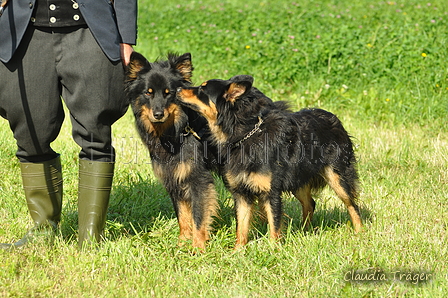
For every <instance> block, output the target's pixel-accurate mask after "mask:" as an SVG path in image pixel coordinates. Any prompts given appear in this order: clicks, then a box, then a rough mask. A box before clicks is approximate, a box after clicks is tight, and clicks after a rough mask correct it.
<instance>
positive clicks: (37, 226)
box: [0, 157, 62, 249]
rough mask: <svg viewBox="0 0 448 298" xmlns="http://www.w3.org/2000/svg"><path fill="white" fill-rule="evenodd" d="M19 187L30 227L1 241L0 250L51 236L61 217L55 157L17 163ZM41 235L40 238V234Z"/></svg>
mask: <svg viewBox="0 0 448 298" xmlns="http://www.w3.org/2000/svg"><path fill="white" fill-rule="evenodd" d="M20 170H21V172H22V181H23V189H24V190H25V197H26V202H27V204H28V210H29V212H30V215H31V218H32V219H33V221H34V227H33V228H31V229H30V230H29V231H28V232H27V233H26V234H25V236H24V237H23V238H22V239H20V240H19V241H17V242H15V243H12V244H10V243H1V244H0V249H13V248H19V247H22V246H24V245H26V244H27V243H29V242H31V241H33V240H35V239H37V238H44V236H51V237H53V236H54V235H55V232H56V230H57V228H58V224H59V221H60V220H61V209H62V171H61V160H60V158H59V157H56V158H55V159H52V160H49V161H46V162H41V163H21V164H20ZM40 236H42V237H40Z"/></svg>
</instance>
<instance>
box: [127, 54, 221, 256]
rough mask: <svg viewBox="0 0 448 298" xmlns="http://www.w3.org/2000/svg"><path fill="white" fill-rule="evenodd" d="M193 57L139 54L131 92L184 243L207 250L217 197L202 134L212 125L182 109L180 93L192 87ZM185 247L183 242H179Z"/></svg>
mask: <svg viewBox="0 0 448 298" xmlns="http://www.w3.org/2000/svg"><path fill="white" fill-rule="evenodd" d="M192 71H193V65H192V62H191V55H190V54H189V53H185V54H183V55H181V56H178V55H174V54H169V55H168V60H166V61H157V62H155V63H150V62H148V61H147V60H146V59H145V57H143V56H142V55H141V54H139V53H137V52H134V53H132V55H131V62H130V64H129V66H128V70H127V75H126V76H127V77H126V93H127V96H128V98H129V100H130V103H131V106H132V110H133V112H134V116H135V120H136V125H137V130H138V132H139V134H140V137H141V139H142V140H143V143H144V144H145V145H146V146H147V147H148V149H149V151H150V156H151V162H152V167H153V171H154V174H155V175H156V176H157V177H158V178H159V179H160V180H161V181H162V183H163V185H164V186H165V188H166V189H167V191H168V193H169V195H170V197H171V200H172V203H173V206H174V210H175V212H176V216H177V219H178V223H179V228H180V234H179V240H187V239H191V238H192V239H193V246H194V247H197V248H199V249H201V250H204V249H205V243H206V241H207V239H208V238H209V236H208V232H209V226H210V224H211V222H212V216H213V215H214V214H215V210H216V208H217V194H216V190H215V185H214V181H213V177H212V174H211V172H210V170H209V169H210V168H209V164H208V163H207V162H206V161H205V160H204V156H206V155H207V153H206V152H204V150H206V147H205V146H204V144H206V142H204V139H202V140H201V136H202V137H203V138H204V137H205V135H203V132H204V131H207V130H208V128H207V122H206V121H205V119H204V118H203V117H201V116H200V115H198V113H197V112H195V111H192V110H190V109H189V108H185V107H181V106H180V105H178V103H177V100H176V89H177V88H179V87H187V86H190V84H191V76H192ZM179 243H181V242H179Z"/></svg>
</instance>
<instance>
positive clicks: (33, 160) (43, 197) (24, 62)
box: [0, 26, 64, 248]
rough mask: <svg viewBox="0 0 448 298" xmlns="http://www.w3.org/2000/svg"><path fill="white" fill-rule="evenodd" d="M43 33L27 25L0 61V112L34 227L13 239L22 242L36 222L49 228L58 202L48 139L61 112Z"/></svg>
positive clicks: (57, 173) (57, 171)
mask: <svg viewBox="0 0 448 298" xmlns="http://www.w3.org/2000/svg"><path fill="white" fill-rule="evenodd" d="M52 46H53V45H52V36H51V33H49V32H44V31H40V30H35V29H34V28H33V27H32V26H31V27H30V28H29V29H28V31H27V33H26V35H25V38H24V40H23V41H22V43H21V46H20V47H19V49H18V51H17V52H16V53H15V55H14V57H13V58H12V60H11V61H10V62H9V63H7V64H3V63H0V77H1V79H0V114H1V116H3V117H4V118H6V119H7V120H8V122H9V125H10V128H11V130H12V132H13V135H14V138H15V139H16V141H17V147H18V149H17V152H16V156H17V157H18V159H19V161H20V168H21V173H22V180H23V187H24V190H25V197H26V200H27V204H28V209H29V212H30V215H31V217H32V219H33V221H34V227H33V228H32V229H31V230H30V231H29V232H28V233H27V234H26V235H25V237H23V238H22V239H21V240H19V241H18V242H16V243H14V244H1V245H0V248H11V247H18V246H22V245H24V244H26V243H27V242H29V240H30V239H31V238H32V236H33V235H34V234H35V232H36V231H37V230H41V228H42V227H50V228H51V230H53V229H55V228H56V227H57V225H58V223H59V221H60V216H61V207H62V174H61V163H60V159H59V155H58V154H57V153H56V152H54V151H53V149H52V148H51V147H50V143H51V142H52V141H54V140H55V138H56V137H57V135H58V134H59V131H60V128H61V125H62V122H63V119H64V111H63V109H62V102H61V99H60V87H59V85H58V78H57V75H56V73H55V60H54V56H53V49H52Z"/></svg>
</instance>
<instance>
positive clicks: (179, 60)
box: [169, 53, 194, 83]
mask: <svg viewBox="0 0 448 298" xmlns="http://www.w3.org/2000/svg"><path fill="white" fill-rule="evenodd" d="M173 58H174V59H169V60H170V61H172V64H173V66H174V67H175V68H176V69H177V70H178V71H179V72H180V74H181V75H182V77H183V78H184V80H186V81H187V82H190V83H191V77H192V76H193V69H194V68H193V63H192V62H191V54H190V53H185V54H183V55H181V56H179V57H173Z"/></svg>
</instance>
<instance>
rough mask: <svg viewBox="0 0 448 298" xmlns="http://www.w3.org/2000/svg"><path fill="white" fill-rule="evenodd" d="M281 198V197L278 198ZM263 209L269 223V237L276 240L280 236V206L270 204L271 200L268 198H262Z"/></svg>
mask: <svg viewBox="0 0 448 298" xmlns="http://www.w3.org/2000/svg"><path fill="white" fill-rule="evenodd" d="M278 199H279V200H281V198H278ZM262 202H263V205H264V210H265V211H266V217H267V218H268V224H269V238H270V239H271V240H274V241H277V240H278V239H280V238H281V218H282V211H281V206H280V208H278V207H279V206H277V207H275V206H272V202H271V201H270V200H269V199H266V200H263V201H262Z"/></svg>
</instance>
